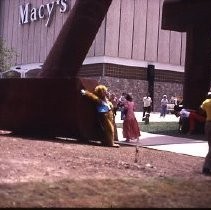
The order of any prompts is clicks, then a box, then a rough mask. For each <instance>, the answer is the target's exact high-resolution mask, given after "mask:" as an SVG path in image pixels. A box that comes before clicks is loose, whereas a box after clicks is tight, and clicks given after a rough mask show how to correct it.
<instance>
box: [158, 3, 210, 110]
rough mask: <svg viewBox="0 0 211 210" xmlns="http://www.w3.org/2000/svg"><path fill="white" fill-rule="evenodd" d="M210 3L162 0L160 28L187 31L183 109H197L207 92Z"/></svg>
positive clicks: (208, 86)
mask: <svg viewBox="0 0 211 210" xmlns="http://www.w3.org/2000/svg"><path fill="white" fill-rule="evenodd" d="M210 10H211V1H210V0H204V1H201V0H165V1H164V3H163V16H162V29H166V30H174V31H179V32H187V41H186V58H185V80H184V89H183V98H184V106H185V107H186V108H190V109H198V108H199V106H200V104H201V102H202V101H203V100H204V98H205V97H206V94H207V92H208V91H209V89H210V76H211V13H210Z"/></svg>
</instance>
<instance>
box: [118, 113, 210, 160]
mask: <svg viewBox="0 0 211 210" xmlns="http://www.w3.org/2000/svg"><path fill="white" fill-rule="evenodd" d="M135 115H136V118H137V120H138V122H141V121H142V112H135ZM161 121H164V122H172V121H173V122H178V121H179V119H178V118H177V117H176V116H175V115H173V114H167V115H166V117H165V118H163V117H162V118H161V117H160V115H159V113H151V115H150V122H161ZM122 122H123V121H122V120H121V119H120V112H117V116H116V123H122ZM149 126H150V124H149ZM117 131H118V138H119V142H120V144H121V145H124V144H126V145H131V146H137V145H138V146H142V147H147V148H152V149H157V150H164V151H169V152H176V153H180V154H186V155H191V156H198V157H205V156H206V154H207V152H208V144H207V142H206V141H203V140H195V139H190V138H188V136H187V138H179V137H173V136H166V135H159V134H151V133H146V132H141V137H140V140H139V141H138V142H137V141H134V142H131V143H126V142H124V141H125V139H124V138H123V136H122V129H121V128H118V129H117Z"/></svg>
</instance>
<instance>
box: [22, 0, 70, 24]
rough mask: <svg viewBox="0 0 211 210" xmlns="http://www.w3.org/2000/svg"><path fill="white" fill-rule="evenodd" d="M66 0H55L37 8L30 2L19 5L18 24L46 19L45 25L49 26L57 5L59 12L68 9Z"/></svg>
mask: <svg viewBox="0 0 211 210" xmlns="http://www.w3.org/2000/svg"><path fill="white" fill-rule="evenodd" d="M67 1H68V0H56V1H53V2H51V3H48V4H42V5H40V7H39V8H35V7H33V6H32V4H30V3H27V4H25V5H21V6H19V12H20V22H19V23H20V24H21V25H23V24H28V23H30V22H35V21H38V20H42V19H46V24H45V26H49V25H50V23H51V20H52V18H53V14H54V11H55V9H56V8H57V7H59V11H60V13H65V12H67V11H68V9H69V6H68V3H67Z"/></svg>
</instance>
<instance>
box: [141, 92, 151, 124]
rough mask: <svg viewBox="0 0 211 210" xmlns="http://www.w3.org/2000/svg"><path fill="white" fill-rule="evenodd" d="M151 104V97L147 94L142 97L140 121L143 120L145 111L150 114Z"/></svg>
mask: <svg viewBox="0 0 211 210" xmlns="http://www.w3.org/2000/svg"><path fill="white" fill-rule="evenodd" d="M151 105H152V99H151V97H150V95H149V93H148V94H147V96H144V97H143V116H142V121H144V117H145V114H146V112H147V113H149V114H150V112H151Z"/></svg>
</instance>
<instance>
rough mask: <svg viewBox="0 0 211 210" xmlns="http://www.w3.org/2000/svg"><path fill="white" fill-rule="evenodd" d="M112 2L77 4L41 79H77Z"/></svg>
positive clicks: (84, 0)
mask: <svg viewBox="0 0 211 210" xmlns="http://www.w3.org/2000/svg"><path fill="white" fill-rule="evenodd" d="M111 2H112V1H111V0H79V1H76V3H75V5H74V7H73V8H72V10H71V13H70V15H69V17H68V18H67V20H66V22H65V23H64V25H63V27H62V29H61V32H60V33H59V36H58V38H57V40H56V42H55V43H54V46H53V47H52V49H51V51H50V53H49V55H48V57H47V59H46V61H45V62H44V65H43V71H42V72H41V74H40V75H39V76H40V77H45V78H47V77H51V78H53V77H56V78H67V77H75V76H77V73H78V72H79V70H80V67H81V65H82V64H83V61H84V59H85V57H86V55H87V53H88V51H89V48H90V46H91V45H92V42H93V40H94V38H95V36H96V34H97V32H98V30H99V27H100V25H101V23H102V21H103V19H104V17H105V15H106V13H107V11H108V8H109V6H110V4H111Z"/></svg>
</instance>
